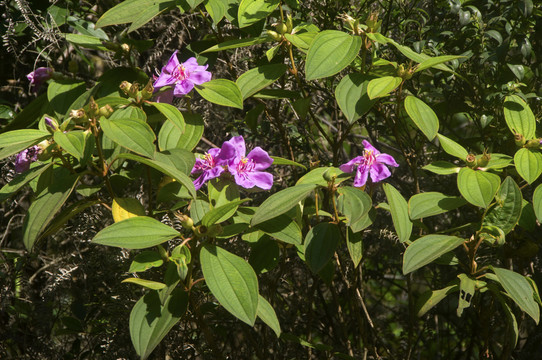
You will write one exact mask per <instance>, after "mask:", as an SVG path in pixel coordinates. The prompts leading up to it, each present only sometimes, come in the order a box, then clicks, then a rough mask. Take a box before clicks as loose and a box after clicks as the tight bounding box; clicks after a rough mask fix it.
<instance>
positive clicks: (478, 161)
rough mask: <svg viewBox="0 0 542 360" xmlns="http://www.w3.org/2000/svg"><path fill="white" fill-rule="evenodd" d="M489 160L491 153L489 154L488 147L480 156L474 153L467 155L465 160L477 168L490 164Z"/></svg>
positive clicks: (469, 165) (473, 167) (470, 165)
mask: <svg viewBox="0 0 542 360" xmlns="http://www.w3.org/2000/svg"><path fill="white" fill-rule="evenodd" d="M489 160H491V154H489V153H488V152H487V149H486V150H484V152H483V154H482V155H481V156H479V157H477V156H476V155H474V154H469V155H467V158H466V159H465V162H466V163H467V166H468V167H470V168H471V169H477V168H483V167H486V166H487V164H489Z"/></svg>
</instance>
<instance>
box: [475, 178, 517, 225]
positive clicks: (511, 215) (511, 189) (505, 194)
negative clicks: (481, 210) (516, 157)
mask: <svg viewBox="0 0 542 360" xmlns="http://www.w3.org/2000/svg"><path fill="white" fill-rule="evenodd" d="M495 198H496V200H497V201H496V204H495V205H494V206H492V207H491V208H490V209H489V211H488V212H487V214H486V216H485V218H484V223H485V224H488V225H494V226H497V227H499V228H500V229H501V230H502V231H503V232H504V233H505V234H508V233H509V232H510V231H512V229H514V227H515V226H516V224H517V223H518V221H519V218H520V216H521V210H522V208H523V196H522V195H521V190H520V189H519V186H518V185H517V184H516V182H515V181H514V180H512V178H511V177H510V176H508V177H507V178H506V179H504V181H503V182H502V184H501V187H500V188H499V191H497V195H495Z"/></svg>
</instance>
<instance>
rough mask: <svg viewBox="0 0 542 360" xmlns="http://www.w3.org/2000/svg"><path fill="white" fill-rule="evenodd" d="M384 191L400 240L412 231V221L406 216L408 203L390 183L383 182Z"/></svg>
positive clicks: (403, 239) (406, 237)
mask: <svg viewBox="0 0 542 360" xmlns="http://www.w3.org/2000/svg"><path fill="white" fill-rule="evenodd" d="M383 187H384V192H385V193H386V198H387V199H388V203H389V204H390V212H391V219H392V220H393V226H394V227H395V231H396V232H397V236H398V237H399V240H400V241H401V242H405V241H407V240H408V239H409V238H410V234H411V233H412V222H411V221H410V217H409V216H408V204H407V202H406V200H405V198H404V197H403V196H402V195H401V193H400V192H399V191H397V189H396V188H394V187H393V186H391V185H390V184H384V185H383Z"/></svg>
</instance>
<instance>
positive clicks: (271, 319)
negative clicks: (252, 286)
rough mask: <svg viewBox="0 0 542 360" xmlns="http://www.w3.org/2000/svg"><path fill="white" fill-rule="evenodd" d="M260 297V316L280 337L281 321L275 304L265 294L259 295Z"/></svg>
mask: <svg viewBox="0 0 542 360" xmlns="http://www.w3.org/2000/svg"><path fill="white" fill-rule="evenodd" d="M258 298H259V302H258V317H259V318H260V319H262V321H263V322H264V323H266V324H267V326H269V327H270V328H271V329H273V331H274V332H275V334H276V335H277V337H280V323H279V319H278V318H277V314H276V313H275V309H273V306H271V304H270V303H269V302H268V301H267V300H265V298H264V297H263V296H261V295H258Z"/></svg>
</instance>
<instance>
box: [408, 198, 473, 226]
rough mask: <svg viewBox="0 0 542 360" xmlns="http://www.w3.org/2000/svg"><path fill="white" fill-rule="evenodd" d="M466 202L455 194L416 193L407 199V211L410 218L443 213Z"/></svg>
mask: <svg viewBox="0 0 542 360" xmlns="http://www.w3.org/2000/svg"><path fill="white" fill-rule="evenodd" d="M466 203H467V202H466V201H465V200H464V199H462V198H460V197H457V196H448V195H444V194H443V193H439V192H425V193H421V194H416V195H414V196H412V197H411V198H410V200H409V201H408V212H409V214H410V218H411V219H412V220H417V219H421V218H425V217H429V216H434V215H438V214H442V213H445V212H447V211H450V210H454V209H457V208H458V207H460V206H463V205H465V204H466Z"/></svg>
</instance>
